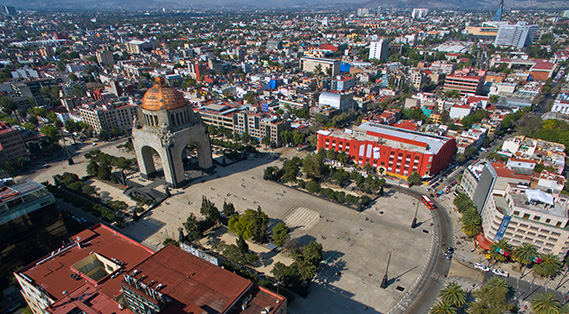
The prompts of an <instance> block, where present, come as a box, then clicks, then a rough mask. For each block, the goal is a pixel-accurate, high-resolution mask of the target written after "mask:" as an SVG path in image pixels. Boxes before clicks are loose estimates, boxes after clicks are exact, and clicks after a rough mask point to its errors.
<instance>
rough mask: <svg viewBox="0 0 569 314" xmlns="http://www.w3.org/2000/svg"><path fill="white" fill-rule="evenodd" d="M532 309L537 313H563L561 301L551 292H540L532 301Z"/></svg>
mask: <svg viewBox="0 0 569 314" xmlns="http://www.w3.org/2000/svg"><path fill="white" fill-rule="evenodd" d="M531 309H532V310H534V312H535V313H536V314H561V313H564V312H563V311H562V307H561V303H559V300H557V298H555V297H554V296H553V295H552V294H551V293H545V292H543V293H540V294H538V295H537V296H536V297H535V298H534V299H533V300H532V301H531Z"/></svg>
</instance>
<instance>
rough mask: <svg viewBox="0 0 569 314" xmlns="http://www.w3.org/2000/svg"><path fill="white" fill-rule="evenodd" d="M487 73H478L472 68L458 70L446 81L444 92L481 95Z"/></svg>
mask: <svg viewBox="0 0 569 314" xmlns="http://www.w3.org/2000/svg"><path fill="white" fill-rule="evenodd" d="M485 77H486V71H476V70H474V69H470V68H464V69H462V70H457V71H455V72H454V73H453V74H451V75H448V76H447V77H446V79H445V85H444V91H445V92H446V91H449V90H457V91H459V92H461V93H463V94H465V93H471V94H480V92H481V91H482V86H483V85H484V79H485Z"/></svg>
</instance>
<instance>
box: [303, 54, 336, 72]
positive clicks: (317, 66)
mask: <svg viewBox="0 0 569 314" xmlns="http://www.w3.org/2000/svg"><path fill="white" fill-rule="evenodd" d="M300 68H301V69H302V71H304V72H315V71H318V70H320V71H322V73H323V74H328V75H331V76H336V75H338V74H340V60H336V59H325V58H310V57H303V58H300Z"/></svg>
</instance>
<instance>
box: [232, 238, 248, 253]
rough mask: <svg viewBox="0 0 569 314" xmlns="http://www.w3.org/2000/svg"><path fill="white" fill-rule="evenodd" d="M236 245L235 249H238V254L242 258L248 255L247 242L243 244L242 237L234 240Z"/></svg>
mask: <svg viewBox="0 0 569 314" xmlns="http://www.w3.org/2000/svg"><path fill="white" fill-rule="evenodd" d="M235 242H236V244H237V248H238V249H239V252H241V254H242V255H243V256H245V254H247V253H249V245H247V242H245V239H243V236H241V235H240V236H239V237H238V238H237V239H236V240H235Z"/></svg>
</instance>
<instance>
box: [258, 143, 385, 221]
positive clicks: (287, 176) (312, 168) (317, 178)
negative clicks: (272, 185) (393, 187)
mask: <svg viewBox="0 0 569 314" xmlns="http://www.w3.org/2000/svg"><path fill="white" fill-rule="evenodd" d="M331 161H335V162H334V163H332V162H331ZM349 161H350V160H349V156H348V155H347V154H346V153H345V152H335V151H333V150H329V151H325V150H323V149H320V150H319V151H318V153H316V154H309V155H307V156H306V157H304V158H303V159H300V158H298V157H293V158H292V159H290V160H287V161H285V162H284V163H283V166H282V168H279V167H276V166H269V167H267V168H265V173H264V179H265V180H272V181H275V182H280V183H282V184H286V185H287V186H289V187H293V188H297V189H300V190H303V191H306V192H308V193H311V194H313V195H319V196H320V197H324V198H327V199H328V200H330V201H333V202H336V203H339V204H342V205H345V206H349V207H352V208H354V209H357V210H362V209H363V208H365V207H366V206H368V205H369V204H370V203H371V202H372V200H373V199H374V198H376V197H377V196H381V195H382V194H383V187H384V185H385V180H384V179H383V178H380V177H379V176H377V175H375V174H373V169H367V167H364V169H363V170H364V171H365V172H366V174H365V175H364V174H362V173H360V171H358V170H352V171H347V170H345V167H346V166H347V165H348V163H349ZM330 164H332V165H330ZM334 164H336V165H337V166H335V165H334ZM366 165H369V164H366ZM370 167H371V166H370ZM366 170H368V171H366ZM346 191H348V192H346Z"/></svg>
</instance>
